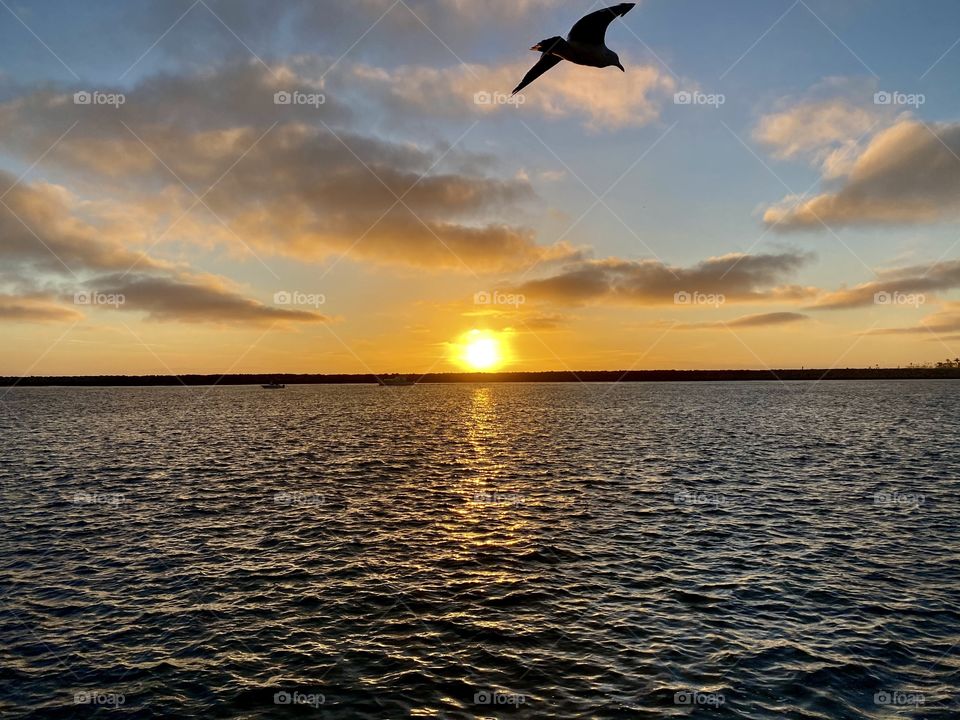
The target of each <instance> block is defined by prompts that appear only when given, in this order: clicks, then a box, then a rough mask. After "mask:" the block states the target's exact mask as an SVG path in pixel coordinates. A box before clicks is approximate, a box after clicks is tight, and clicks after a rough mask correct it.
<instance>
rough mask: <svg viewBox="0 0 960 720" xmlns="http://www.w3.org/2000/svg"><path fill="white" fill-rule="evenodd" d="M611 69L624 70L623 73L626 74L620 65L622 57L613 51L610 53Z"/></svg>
mask: <svg viewBox="0 0 960 720" xmlns="http://www.w3.org/2000/svg"><path fill="white" fill-rule="evenodd" d="M610 67H618V68H620V69H621V70H623V72H626V69H625V68H624V67H623V65H622V64H621V63H620V56H619V55H617V54H616V53H615V52H613V51H610Z"/></svg>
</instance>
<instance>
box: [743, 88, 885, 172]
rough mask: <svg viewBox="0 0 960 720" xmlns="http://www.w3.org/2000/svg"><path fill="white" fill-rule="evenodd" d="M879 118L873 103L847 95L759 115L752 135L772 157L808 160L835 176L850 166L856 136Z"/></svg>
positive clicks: (853, 155)
mask: <svg viewBox="0 0 960 720" xmlns="http://www.w3.org/2000/svg"><path fill="white" fill-rule="evenodd" d="M879 122H880V118H879V113H878V111H877V108H876V107H867V106H864V105H863V104H860V105H858V104H854V103H852V102H851V101H850V100H848V99H847V98H831V99H827V100H812V101H806V102H800V103H797V104H794V105H791V106H789V107H787V108H785V109H783V110H780V111H778V112H773V113H769V114H767V115H764V116H762V117H761V118H760V121H759V122H758V123H757V127H756V128H755V129H754V132H753V137H754V139H755V140H756V141H757V142H759V143H761V144H762V145H765V146H767V147H768V148H769V149H770V150H771V152H772V153H773V155H774V157H776V158H778V159H781V160H797V159H801V160H805V161H809V162H811V163H813V164H814V165H815V166H818V167H820V168H821V170H822V171H823V174H824V177H825V178H835V177H839V176H841V175H844V174H846V173H847V172H848V171H849V170H850V168H851V167H852V166H853V161H854V158H856V156H857V154H858V153H857V149H858V148H859V142H860V140H861V139H862V138H863V137H865V136H866V135H869V133H870V132H871V130H873V129H874V128H875V127H876V126H877V125H878V124H879Z"/></svg>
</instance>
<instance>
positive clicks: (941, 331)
mask: <svg viewBox="0 0 960 720" xmlns="http://www.w3.org/2000/svg"><path fill="white" fill-rule="evenodd" d="M956 332H960V303H944V306H943V308H941V309H940V310H939V311H937V312H935V313H933V314H932V315H928V316H927V317H925V318H923V320H921V321H920V324H919V325H912V326H909V327H898V328H876V329H873V330H868V331H867V332H866V333H864V334H865V335H927V336H929V337H930V339H937V338H939V339H943V337H942V336H944V335H949V334H950V333H956Z"/></svg>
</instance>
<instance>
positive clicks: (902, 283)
mask: <svg viewBox="0 0 960 720" xmlns="http://www.w3.org/2000/svg"><path fill="white" fill-rule="evenodd" d="M958 287H960V260H950V261H947V262H938V263H934V264H933V265H913V266H910V267H903V268H893V269H888V270H881V271H880V272H878V273H877V279H876V280H872V281H870V282H866V283H861V284H860V285H856V286H854V287H852V288H843V289H841V290H837V291H835V292H832V293H828V294H826V295H824V296H822V297H821V298H819V299H818V300H817V302H816V303H814V304H813V305H812V306H811V308H812V309H817V310H847V309H851V308H859V307H868V306H870V305H874V304H881V303H883V300H882V299H881V300H880V303H878V301H877V296H878V295H879V294H881V293H882V294H885V295H887V296H894V295H897V294H900V295H924V294H927V293H930V294H932V293H936V292H941V291H946V290H952V289H955V288H958ZM924 299H925V300H926V299H928V298H924Z"/></svg>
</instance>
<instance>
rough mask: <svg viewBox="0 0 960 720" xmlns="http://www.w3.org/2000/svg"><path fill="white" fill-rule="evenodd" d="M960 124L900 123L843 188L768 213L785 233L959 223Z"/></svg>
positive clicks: (878, 140) (866, 154)
mask: <svg viewBox="0 0 960 720" xmlns="http://www.w3.org/2000/svg"><path fill="white" fill-rule="evenodd" d="M958 154H960V123H938V124H934V125H930V126H927V125H924V124H923V123H921V122H918V121H914V120H901V121H899V122H897V123H896V124H895V125H893V126H892V127H890V128H888V129H886V130H883V131H882V132H880V133H879V134H877V135H876V136H875V137H874V138H873V139H872V140H871V141H870V143H869V144H868V146H867V147H866V149H864V150H863V152H862V153H861V154H860V155H859V156H858V157H857V158H856V160H855V162H854V163H853V166H852V168H851V169H850V171H849V173H848V174H847V176H846V177H845V178H844V179H843V181H842V184H841V186H840V187H839V189H837V190H836V191H834V192H827V193H822V194H820V195H817V196H816V197H813V198H811V199H809V200H806V201H801V202H800V203H799V205H798V204H796V202H795V201H792V200H793V199H791V198H787V199H786V200H785V201H784V202H782V203H780V204H779V205H776V206H773V207H770V208H768V209H767V211H766V212H765V213H764V221H765V222H766V223H767V224H770V225H774V224H775V225H776V226H777V228H778V229H780V230H795V229H805V228H811V227H813V228H819V227H822V225H821V223H824V224H826V225H829V226H834V227H839V226H844V225H901V224H915V223H933V222H937V221H942V220H948V219H954V218H956V217H957V216H958V211H960V157H958Z"/></svg>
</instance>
